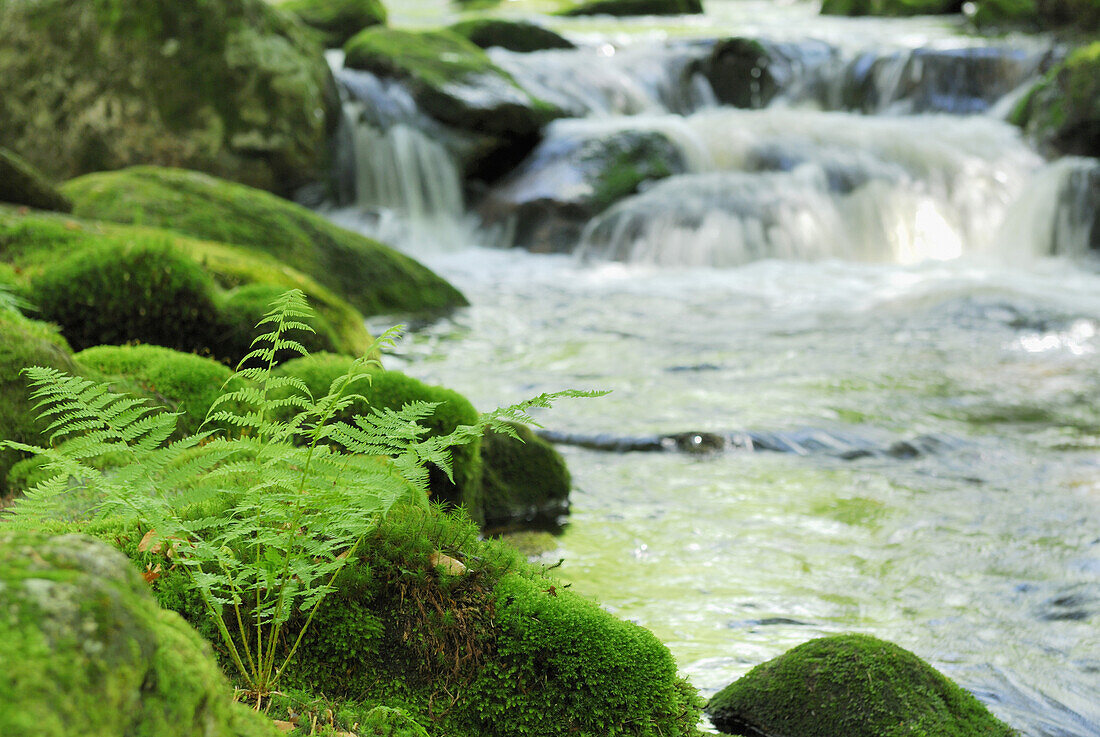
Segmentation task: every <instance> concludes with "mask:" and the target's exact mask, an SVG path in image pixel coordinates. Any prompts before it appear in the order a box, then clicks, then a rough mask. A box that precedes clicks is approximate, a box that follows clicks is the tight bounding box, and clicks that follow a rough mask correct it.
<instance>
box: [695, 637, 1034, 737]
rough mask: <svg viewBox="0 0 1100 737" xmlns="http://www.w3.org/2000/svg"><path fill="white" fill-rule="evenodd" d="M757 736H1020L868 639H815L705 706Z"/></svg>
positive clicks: (729, 728)
mask: <svg viewBox="0 0 1100 737" xmlns="http://www.w3.org/2000/svg"><path fill="white" fill-rule="evenodd" d="M706 711H707V714H708V715H709V716H710V718H711V720H712V721H713V722H714V726H715V727H717V728H718V729H719V730H721V731H723V732H727V733H729V734H733V735H749V736H751V737H779V736H780V735H798V737H819V736H820V737H835V736H836V735H845V737H901V735H936V737H973V736H974V735H986V736H988V737H1013V735H1015V734H1016V732H1015V731H1014V730H1012V729H1011V728H1010V727H1008V726H1007V725H1006V724H1003V723H1002V722H1000V721H998V720H997V719H996V718H995V717H994V716H993V715H992V714H990V713H989V710H988V709H986V708H985V707H984V706H983V705H982V704H981V702H979V701H978V700H977V699H976V698H974V697H973V696H972V695H970V694H969V693H967V692H966V691H964V690H963V689H962V688H960V687H959V686H957V685H956V684H955V683H953V682H952V681H950V680H949V679H948V678H946V677H945V676H943V675H942V674H941V673H939V671H937V670H936V669H934V668H933V667H932V666H930V665H928V664H927V663H925V662H924V661H923V660H921V659H920V658H919V657H917V656H916V655H914V654H913V653H911V652H909V651H908V650H904V649H902V648H900V647H898V646H897V645H894V644H892V643H889V642H884V641H882V640H879V639H876V638H874V637H869V636H867V635H837V636H832V637H823V638H820V639H817V640H811V641H809V642H806V643H803V644H802V645H799V646H798V647H796V648H794V649H792V650H790V651H788V652H786V653H784V654H783V655H780V656H779V657H778V658H775V659H774V660H770V661H768V662H767V663H764V664H762V665H758V666H757V667H755V668H753V669H752V670H751V671H749V672H748V673H747V674H746V675H745V676H744V677H743V678H741V679H740V680H738V681H735V682H734V683H732V684H730V685H729V686H727V687H726V688H724V689H723V690H721V691H719V692H718V693H717V694H715V695H714V697H713V698H712V699H711V700H710V702H709V703H708V704H707V707H706Z"/></svg>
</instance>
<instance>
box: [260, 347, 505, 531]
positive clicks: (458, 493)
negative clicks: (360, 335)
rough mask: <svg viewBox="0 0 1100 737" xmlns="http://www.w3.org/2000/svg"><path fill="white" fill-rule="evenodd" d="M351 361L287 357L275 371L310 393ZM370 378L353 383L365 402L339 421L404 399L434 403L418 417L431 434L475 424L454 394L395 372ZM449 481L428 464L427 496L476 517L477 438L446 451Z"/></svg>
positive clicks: (324, 387)
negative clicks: (430, 410)
mask: <svg viewBox="0 0 1100 737" xmlns="http://www.w3.org/2000/svg"><path fill="white" fill-rule="evenodd" d="M351 363H352V359H351V358H348V357H346V356H337V355H333V354H331V353H314V354H312V355H309V356H304V357H302V358H295V359H294V360H292V361H287V362H286V363H284V364H283V365H282V366H280V367H279V372H280V373H281V374H284V375H286V376H294V377H296V378H298V379H301V380H302V381H303V382H305V384H306V386H307V387H309V390H310V392H311V393H312V394H313V395H314V396H321V395H324V394H326V393H327V392H328V389H329V386H330V385H331V384H332V382H333V381H334V380H335V379H337V378H339V377H341V376H344V375H345V374H347V372H348V369H349V368H350V366H351ZM369 376H370V381H369V382H367V381H364V380H361V381H359V382H358V383H356V384H355V387H354V389H355V391H356V392H357V393H358V394H361V395H362V396H363V397H364V398H365V399H366V403H365V404H364V403H362V402H359V403H356V404H354V405H352V406H351V407H349V408H348V410H346V414H345V416H344V417H343V419H345V420H347V421H349V422H350V421H351V419H352V417H353V416H354V415H357V414H363V413H365V412H367V411H369V409H370V408H374V409H400V408H401V407H403V406H404V405H406V404H408V403H409V402H416V401H422V402H438V403H439V406H438V407H436V409H435V412H434V413H433V414H432V415H431V417H428V418H427V419H425V420H424V421H423V425H424V426H425V427H426V428H428V430H429V433H430V434H431V435H446V434H448V433H450V432H451V431H452V430H454V429H455V428H456V427H458V426H459V425H472V424H474V423H475V422H477V417H478V413H477V410H475V409H474V407H473V405H472V404H470V402H469V400H467V399H466V398H465V397H463V396H462V395H461V394H459V393H458V392H455V391H452V390H450V389H445V388H443V387H441V386H430V385H428V384H425V383H423V382H421V381H418V380H417V379H414V378H412V377H411V376H406V375H405V374H402V373H400V372H398V371H382V370H372V371H370V372H369ZM452 460H453V469H452V476H453V478H454V480H453V481H451V480H449V479H448V478H447V476H446V474H445V473H443V472H442V471H441V470H439V469H436V468H434V467H433V468H432V469H431V473H430V485H431V493H432V498H433V499H435V500H438V501H444V502H448V503H450V504H456V505H461V506H463V507H465V508H466V509H467V510H468V511H469V513H470V514H471V515H472V516H473V517H474V518H475V519H478V520H480V519H482V516H483V506H482V505H483V502H482V495H481V472H482V471H481V469H482V465H481V449H480V443H479V442H477V441H474V442H471V443H467V444H466V445H461V446H458V447H456V448H454V449H452Z"/></svg>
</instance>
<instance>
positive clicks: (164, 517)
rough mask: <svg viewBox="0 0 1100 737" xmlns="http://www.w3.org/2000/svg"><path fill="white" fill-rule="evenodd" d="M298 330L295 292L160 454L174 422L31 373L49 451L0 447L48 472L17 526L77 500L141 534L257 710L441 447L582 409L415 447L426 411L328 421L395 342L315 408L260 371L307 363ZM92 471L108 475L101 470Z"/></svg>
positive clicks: (424, 479)
mask: <svg viewBox="0 0 1100 737" xmlns="http://www.w3.org/2000/svg"><path fill="white" fill-rule="evenodd" d="M309 317H310V311H309V307H308V305H307V304H306V302H305V298H304V296H303V295H302V293H301V292H299V291H291V292H287V293H286V294H284V295H282V296H281V297H280V298H279V299H278V300H277V301H276V302H275V303H274V304H273V305H272V308H271V310H270V311H269V312H268V313H267V314H266V315H265V316H264V318H263V320H262V321H261V322H260V325H259V327H260V328H261V329H263V330H264V331H265V332H262V333H261V334H260V335H259V336H258V337H257V338H256V339H255V340H254V341H253V343H252V349H251V350H250V352H249V353H248V354H247V355H246V356H245V357H244V359H242V361H241V363H240V364H239V365H238V366H237V368H236V371H235V372H234V375H233V377H231V379H230V380H228V381H227V382H226V384H225V385H224V386H223V387H222V394H221V396H220V397H219V398H218V399H217V400H216V401H215V402H214V403H213V405H212V406H211V408H210V411H209V412H208V414H207V416H206V418H205V421H204V422H203V424H202V426H201V428H200V432H198V433H196V434H192V435H189V436H187V437H184V438H182V439H179V440H175V441H170V438H171V437H172V436H173V433H174V432H175V430H176V420H177V415H176V414H173V413H168V412H163V411H160V410H158V409H157V408H155V407H153V406H151V405H149V404H148V403H147V402H146V401H144V400H142V399H135V398H133V397H129V396H126V395H120V394H115V393H112V392H110V391H109V390H108V389H107V387H106V386H104V385H102V384H97V383H95V382H92V381H89V380H87V379H82V378H79V377H74V376H69V375H66V374H64V373H62V372H60V371H56V370H54V369H46V368H30V369H27V370H26V374H27V376H28V378H29V379H30V382H31V385H32V386H33V387H34V389H33V394H32V396H33V397H34V398H35V399H36V400H37V408H38V409H39V411H40V416H41V417H42V418H43V419H44V420H45V421H46V422H47V423H48V430H47V433H48V436H49V442H48V446H49V447H38V446H31V445H26V444H21V443H16V442H11V441H5V442H4V444H5V445H7V446H9V447H12V448H17V449H20V450H23V451H27V452H31V453H35V454H38V455H40V456H43V457H44V458H45V459H46V467H47V469H49V470H50V471H52V474H51V475H50V477H49V478H48V479H47V480H46V481H43V482H42V483H41V484H39V485H38V486H37V487H35V488H34V489H33V490H31V491H30V492H29V493H28V494H27V495H26V497H25V498H23V499H21V500H20V501H18V502H17V503H16V505H15V508H14V512H15V514H16V519H21V520H23V522H25V523H27V524H34V523H35V521H36V520H41V519H42V518H48V517H50V516H53V515H55V514H57V508H58V507H57V502H58V500H59V499H61V498H62V497H63V496H64V495H65V494H67V493H71V492H72V491H73V490H75V489H81V490H82V491H83V492H84V493H88V494H92V495H94V496H95V498H98V499H99V500H100V502H99V507H98V510H97V511H98V513H99V514H101V515H119V516H123V517H127V518H130V519H133V520H137V521H139V522H140V523H141V524H143V525H145V526H148V527H149V528H150V533H149V535H147V536H146V539H145V540H143V541H142V545H143V546H149V547H152V546H156V545H159V546H160V548H159V549H161V550H168V551H170V552H171V554H172V557H173V560H174V562H175V563H176V564H177V565H179V566H182V567H183V569H184V570H185V571H186V572H187V574H188V575H189V576H190V579H191V581H192V582H193V584H194V586H195V589H196V590H197V591H198V592H199V593H200V595H201V597H202V600H203V602H204V604H205V607H206V609H207V611H208V613H209V614H210V617H211V619H212V621H213V622H214V624H215V626H216V628H217V631H218V632H219V634H220V637H221V640H222V644H223V645H224V647H225V650H226V651H227V653H228V655H229V658H230V659H231V660H232V662H233V663H234V665H235V666H236V667H237V669H238V671H239V672H240V675H241V678H242V679H243V681H244V683H245V685H246V687H247V688H248V689H249V690H250V691H252V692H253V693H255V694H256V696H257V698H260V697H262V696H263V695H265V694H267V693H270V691H271V690H272V689H273V688H274V687H275V685H276V683H277V682H278V680H279V676H280V674H281V673H282V672H283V670H284V669H285V668H286V666H287V664H288V663H289V662H291V660H292V659H293V658H294V656H295V654H296V652H297V648H298V644H299V643H300V642H301V640H302V637H303V636H304V634H305V633H306V631H307V630H308V628H309V626H310V624H311V623H312V621H313V615H314V613H315V612H316V611H317V607H318V606H319V605H320V603H321V602H322V601H323V600H324V597H325V596H326V595H327V594H328V593H330V592H331V591H332V584H333V581H334V580H335V578H336V576H337V574H339V572H340V570H341V569H342V568H343V566H344V565H345V564H346V563H347V561H348V560H349V559H351V558H353V556H354V555H355V553H356V551H357V550H358V549H359V546H360V545H361V544H362V541H363V539H364V536H365V535H366V534H367V533H369V532H370V531H371V530H372V529H373V528H374V526H375V525H377V524H378V522H379V520H380V519H381V518H382V516H383V515H385V514H386V512H387V511H388V510H389V508H390V507H391V506H393V505H394V504H395V503H397V502H398V501H408V502H411V503H413V504H419V505H426V504H427V501H428V487H427V484H428V471H427V464H434V465H436V466H438V467H439V468H441V469H443V470H444V472H445V473H447V475H448V476H450V474H451V459H450V453H449V449H450V448H451V447H453V446H455V445H459V444H463V443H468V442H471V441H472V440H474V439H475V438H476V437H478V436H480V434H481V433H482V432H483V431H484V430H485V429H486V428H492V429H493V430H495V431H497V432H502V433H506V434H512V435H513V436H514V431H513V430H512V428H511V426H510V425H508V424H507V423H508V421H525V422H532V420H531V418H530V416H529V415H528V410H530V409H532V408H534V407H548V406H550V404H551V402H552V401H553V400H554V399H556V398H558V397H561V396H592V395H594V393H583V392H561V393H558V394H547V395H541V396H539V397H536V398H534V399H531V400H528V401H527V402H523V403H521V404H518V405H515V406H512V407H508V408H505V409H502V410H497V411H496V412H493V413H490V414H487V415H483V416H482V418H481V419H480V420H479V422H478V423H477V424H476V425H470V426H460V427H458V428H456V429H455V430H454V432H452V433H450V434H449V435H446V436H435V437H427V431H426V429H425V428H424V427H423V426H422V425H421V424H420V421H422V420H424V419H425V418H427V417H429V416H430V415H431V414H432V412H433V410H434V409H435V405H433V404H430V403H424V402H416V403H411V404H409V405H407V406H405V407H403V408H402V409H401V410H398V411H394V410H388V409H387V410H378V409H371V410H370V412H369V413H367V414H365V415H361V416H358V417H355V418H354V422H353V423H347V422H343V421H335V420H334V418H335V417H337V416H339V415H340V413H341V411H342V410H345V409H346V408H347V407H349V406H350V405H351V404H352V403H353V402H356V401H364V400H363V397H362V396H361V395H359V394H356V393H354V388H355V386H356V384H357V383H358V382H363V381H370V375H369V372H368V369H371V368H376V367H378V362H377V360H376V359H373V358H370V357H369V356H372V355H375V354H376V353H377V352H379V351H380V350H382V349H384V348H385V347H387V346H389V345H392V343H393V341H394V339H395V338H396V336H397V335H398V332H397V330H396V329H395V330H391V331H388V332H386V333H385V334H383V335H382V336H381V337H380V338H379V339H378V340H377V341H376V342H375V344H374V345H373V346H372V347H371V349H370V350H369V351H368V353H367V355H366V356H364V357H362V358H360V359H358V360H356V361H355V362H354V363H353V364H352V365H351V367H350V368H349V370H348V372H347V374H345V375H344V376H342V377H340V378H338V379H336V380H335V381H333V382H332V385H331V387H330V388H329V391H328V393H327V394H326V395H324V396H322V397H314V396H312V395H311V393H310V391H309V389H308V388H307V386H306V385H305V384H304V383H303V382H301V381H299V380H297V379H294V378H291V377H285V376H278V375H276V374H275V373H274V372H273V371H272V369H273V368H274V367H275V365H276V362H277V360H278V359H279V358H280V357H285V356H288V355H289V356H294V355H305V354H306V349H305V348H304V347H303V345H302V343H301V342H300V341H297V340H295V339H294V338H293V337H292V334H293V333H294V332H295V331H312V328H310V327H309V324H308V319H309ZM230 385H232V386H234V387H236V388H234V389H233V390H232V391H228V390H227V387H228V386H230ZM288 408H289V409H291V410H292V412H289V413H288V412H287V411H286V410H287V409H288ZM288 417H289V419H287V418H288ZM202 428H230V431H225V430H223V429H207V430H204V429H202ZM105 457H109V458H111V459H112V463H111V464H110V465H109V467H108V469H107V470H99V467H100V466H102V465H103V464H102V462H101V461H102V459H104V458H105ZM210 510H219V511H217V512H211V511H210ZM147 549H148V548H147ZM291 622H303V623H302V624H301V625H300V626H299V627H298V628H297V632H296V633H294V632H287V631H286V628H287V627H288V626H290V623H291Z"/></svg>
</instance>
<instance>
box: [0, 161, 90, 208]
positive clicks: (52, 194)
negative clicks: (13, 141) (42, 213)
mask: <svg viewBox="0 0 1100 737" xmlns="http://www.w3.org/2000/svg"><path fill="white" fill-rule="evenodd" d="M0 202H10V203H11V204H13V205H26V206H27V207H34V208H36V209H39V210H57V211H58V212H70V211H71V210H72V209H73V203H72V202H70V201H69V198H67V197H65V196H64V195H63V194H61V193H60V192H58V191H57V188H56V187H54V186H53V185H52V184H50V182H48V181H47V180H46V177H44V176H43V175H42V174H41V173H40V172H39V171H37V170H36V169H35V168H34V167H33V166H31V165H30V164H29V163H27V161H26V160H25V159H23V158H22V157H20V156H16V155H15V154H13V153H12V152H11V151H8V150H7V149H6V148H0Z"/></svg>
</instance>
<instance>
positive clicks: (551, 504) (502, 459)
mask: <svg viewBox="0 0 1100 737" xmlns="http://www.w3.org/2000/svg"><path fill="white" fill-rule="evenodd" d="M512 427H513V429H514V430H515V431H516V434H517V435H518V436H519V438H518V439H516V438H513V437H510V436H508V435H506V434H503V433H497V432H491V431H490V432H487V433H485V436H484V438H482V441H481V463H482V468H483V469H484V470H483V472H482V477H481V485H482V489H483V492H482V493H483V495H484V499H485V502H484V508H485V525H486V527H490V528H491V527H501V526H504V525H510V524H514V523H517V522H518V523H530V522H549V523H553V522H555V521H556V520H557V518H558V517H560V516H561V515H562V514H565V513H566V512H567V511H568V510H569V489H570V486H571V480H570V477H569V469H568V468H567V467H566V465H565V460H564V459H563V458H562V457H561V454H560V453H558V452H557V451H556V450H554V447H553V446H552V445H550V444H549V443H547V442H546V441H545V440H543V439H542V438H540V437H538V436H537V435H535V434H534V433H533V432H532V431H531V428H529V427H527V426H526V425H518V424H513V426H512Z"/></svg>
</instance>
